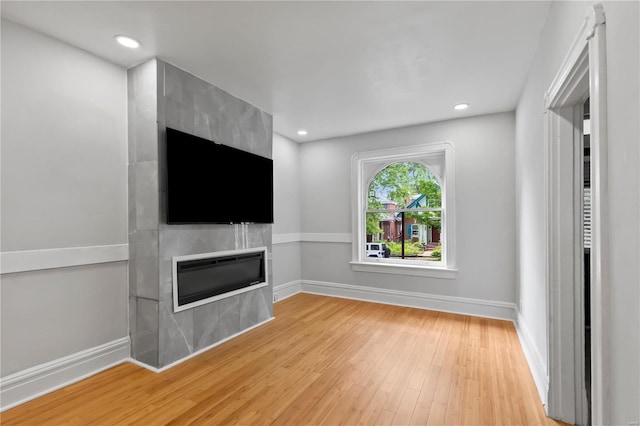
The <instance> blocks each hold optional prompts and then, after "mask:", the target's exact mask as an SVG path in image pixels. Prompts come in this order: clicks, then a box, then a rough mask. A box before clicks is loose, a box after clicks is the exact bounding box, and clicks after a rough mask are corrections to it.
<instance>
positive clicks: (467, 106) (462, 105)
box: [453, 104, 469, 110]
mask: <svg viewBox="0 0 640 426" xmlns="http://www.w3.org/2000/svg"><path fill="white" fill-rule="evenodd" d="M453 108H454V109H457V110H462V109H467V108H469V104H458V105H456V106H454V107H453Z"/></svg>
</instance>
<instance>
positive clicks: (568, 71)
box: [544, 4, 610, 424]
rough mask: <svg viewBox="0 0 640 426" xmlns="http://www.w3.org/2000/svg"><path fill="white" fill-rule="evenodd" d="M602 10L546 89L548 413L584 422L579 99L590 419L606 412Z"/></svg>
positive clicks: (604, 419) (604, 418)
mask: <svg viewBox="0 0 640 426" xmlns="http://www.w3.org/2000/svg"><path fill="white" fill-rule="evenodd" d="M605 43H606V40H605V15H604V8H603V6H602V5H601V4H596V5H594V6H593V7H591V8H590V9H589V10H588V12H587V14H586V16H585V19H584V21H583V23H582V26H581V27H580V31H579V32H578V35H577V37H576V39H575V41H574V43H573V45H572V47H571V49H570V50H569V54H568V55H567V57H566V58H565V60H564V62H563V63H562V66H561V67H560V70H559V72H558V73H557V74H556V77H555V78H554V80H553V82H552V84H551V85H550V87H549V89H548V90H547V92H546V94H545V99H544V104H545V112H544V116H545V118H544V122H545V190H546V192H547V194H546V200H545V202H546V206H545V211H546V215H545V216H546V217H545V220H546V224H545V225H546V226H545V239H546V248H547V274H546V286H547V288H546V290H547V342H548V345H547V347H548V354H547V355H548V366H547V374H548V379H549V389H548V394H547V401H548V403H547V407H546V408H547V415H548V416H549V417H552V418H557V419H560V420H563V421H565V422H568V423H572V424H576V423H586V420H587V419H586V418H585V416H586V414H585V413H586V406H585V404H586V400H585V396H584V392H583V391H584V383H585V382H584V369H582V370H580V368H581V366H582V365H583V362H584V349H583V348H584V345H581V343H582V342H583V340H582V338H583V335H582V333H583V329H581V324H583V320H582V319H583V318H584V316H583V311H582V310H583V305H582V303H583V299H584V295H583V294H582V291H583V290H582V279H583V276H582V274H581V273H580V271H581V267H582V266H581V265H582V259H581V258H580V257H579V256H577V254H578V253H579V252H581V249H579V247H581V244H578V243H577V241H576V240H577V239H578V238H581V235H582V234H581V233H580V232H579V230H580V226H579V223H581V219H580V212H581V209H582V207H581V206H582V203H581V201H579V200H578V197H577V195H578V191H577V189H576V188H577V182H576V180H579V179H578V178H579V176H578V175H579V170H581V165H579V164H578V159H577V158H576V156H578V149H579V148H578V147H579V146H581V143H580V140H581V138H582V117H581V114H580V112H579V111H581V110H582V103H583V102H584V100H585V99H586V97H589V98H590V108H591V109H590V116H591V117H590V119H591V141H590V143H591V150H590V154H591V197H592V198H591V199H592V207H591V208H592V230H591V232H592V246H591V269H590V273H591V294H590V296H591V380H592V383H591V401H592V406H591V410H592V414H591V415H592V419H591V421H592V424H608V420H609V414H610V413H609V407H610V404H609V363H610V354H609V335H608V333H607V330H608V327H609V314H610V305H609V278H608V276H609V260H608V257H607V256H608V247H609V241H608V235H609V233H608V210H607V209H608V208H607V206H608V199H607V184H608V179H607V176H608V173H607V120H606V119H607V104H606V56H605Z"/></svg>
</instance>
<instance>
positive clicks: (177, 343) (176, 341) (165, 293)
mask: <svg viewBox="0 0 640 426" xmlns="http://www.w3.org/2000/svg"><path fill="white" fill-rule="evenodd" d="M127 77H128V83H127V87H128V118H129V247H130V259H129V324H130V325H129V327H130V335H131V356H132V358H134V359H135V360H137V361H139V362H141V363H143V364H146V365H148V366H150V367H153V368H157V369H161V368H164V367H167V366H169V365H171V364H172V363H175V362H176V361H179V360H181V359H183V358H185V357H188V356H189V355H191V354H193V353H195V352H198V351H200V350H202V349H205V348H207V347H209V346H212V345H214V344H216V343H218V342H220V341H222V340H225V339H227V338H229V337H231V336H233V335H236V334H238V333H241V332H242V331H245V330H247V329H249V328H251V327H253V326H256V325H258V324H260V323H262V322H264V321H267V320H268V319H270V318H271V317H272V316H273V302H272V300H273V299H272V294H273V284H272V279H271V276H269V277H268V282H269V285H268V286H266V287H263V288H260V289H256V290H252V291H249V292H246V293H243V294H239V295H236V296H232V297H229V298H225V299H222V300H218V301H215V302H212V303H209V304H206V305H202V306H198V307H195V308H194V309H189V310H186V311H182V312H178V313H174V312H173V307H172V303H173V302H172V282H171V279H172V271H171V259H172V257H173V256H181V255H189V254H198V253H207V252H215V251H225V250H234V249H243V248H254V247H267V250H268V253H269V254H270V253H271V225H258V224H255V225H254V224H250V225H167V224H166V220H165V219H166V206H165V188H166V182H165V178H164V176H165V173H164V170H165V167H166V166H165V158H164V156H165V147H164V144H165V140H164V136H165V130H166V127H167V126H168V127H171V128H175V129H177V130H181V131H184V132H187V133H191V134H195V135H197V136H200V137H204V138H207V139H211V140H215V141H216V142H219V143H222V144H224V145H230V146H233V147H236V148H240V149H242V150H245V151H249V152H252V153H255V154H258V155H262V156H265V157H269V158H271V152H272V137H273V133H272V117H271V115H269V114H267V113H265V112H263V111H261V110H260V109H258V108H256V107H254V106H253V105H251V104H249V103H247V102H244V101H242V100H241V99H238V98H236V97H234V96H232V95H231V94H229V93H227V92H225V91H223V90H221V89H219V88H217V87H215V86H213V85H211V84H210V83H207V82H206V81H204V80H202V79H200V78H198V77H196V76H194V75H192V74H190V73H188V72H186V71H183V70H181V69H179V68H177V67H175V66H173V65H171V64H169V63H167V62H164V61H162V60H160V59H152V60H150V61H147V62H145V63H143V64H140V65H138V66H136V67H133V68H131V69H129V70H128V72H127ZM221 173H222V171H221ZM221 177H222V179H221V180H222V181H224V177H227V178H229V179H232V178H233V172H231V173H230V172H229V171H226V172H224V173H223V174H221ZM250 191H251V188H247V192H248V193H250ZM215 195H216V189H215V187H212V188H211V194H210V196H212V197H215ZM241 201H242V200H220V202H221V203H234V202H241ZM268 262H269V263H270V262H271V260H270V259H269V260H268ZM270 266H271V265H269V267H268V270H269V271H271V267H270ZM270 275H271V273H270Z"/></svg>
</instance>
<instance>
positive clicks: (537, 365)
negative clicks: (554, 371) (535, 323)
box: [515, 311, 549, 407]
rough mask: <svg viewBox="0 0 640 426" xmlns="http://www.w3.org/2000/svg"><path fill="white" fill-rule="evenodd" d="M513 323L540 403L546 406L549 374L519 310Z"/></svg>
mask: <svg viewBox="0 0 640 426" xmlns="http://www.w3.org/2000/svg"><path fill="white" fill-rule="evenodd" d="M515 325H516V331H517V332H518V338H519V340H520V345H521V346H522V351H523V352H524V356H525V358H526V359H527V363H528V364H529V370H531V374H532V375H533V381H534V382H535V384H536V388H537V389H538V395H539V396H540V400H541V401H542V404H543V405H544V406H545V407H546V405H547V402H548V401H547V393H548V391H549V376H548V375H547V366H546V364H545V362H544V360H543V358H542V356H541V355H540V351H539V350H538V347H537V346H536V343H535V339H534V338H533V336H532V335H531V332H530V331H529V327H527V324H526V322H525V320H524V318H523V317H522V314H521V313H520V312H519V311H518V312H517V320H516V321H515Z"/></svg>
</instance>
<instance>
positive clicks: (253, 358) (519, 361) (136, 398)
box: [0, 294, 563, 426]
mask: <svg viewBox="0 0 640 426" xmlns="http://www.w3.org/2000/svg"><path fill="white" fill-rule="evenodd" d="M274 315H275V319H274V320H273V321H271V322H269V323H267V324H265V325H263V326H261V327H259V328H256V329H254V330H251V331H249V332H247V333H245V334H243V335H241V336H239V337H236V338H234V339H232V340H230V341H228V342H225V343H223V344H221V345H219V346H217V347H215V348H212V349H210V350H208V351H206V352H205V353H202V354H200V355H198V356H196V357H194V358H191V359H189V360H187V361H185V362H183V363H182V364H179V365H177V366H175V367H172V368H171V369H169V370H167V371H164V372H162V373H153V372H151V371H148V370H145V369H144V368H141V367H139V366H137V365H135V364H132V363H124V364H121V365H119V366H116V367H114V368H111V369H109V370H107V371H104V372H102V373H99V374H97V375H94V376H92V377H90V378H88V379H85V380H83V381H80V382H78V383H75V384H72V385H70V386H67V387H65V388H62V389H60V390H58V391H55V392H52V393H50V394H47V395H45V396H42V397H40V398H38V399H35V400H33V401H30V402H27V403H25V404H22V405H20V406H18V407H15V408H13V409H10V410H7V411H5V412H4V413H2V414H1V417H0V423H1V424H2V425H6V426H9V425H56V426H57V425H100V426H101V425H144V426H146V425H269V424H273V425H553V424H557V425H560V424H563V423H561V422H555V421H553V420H551V419H548V418H547V417H546V416H545V414H544V410H543V407H542V405H541V403H540V400H539V398H538V395H537V391H536V388H535V385H534V382H533V378H532V376H531V373H530V371H529V369H528V367H527V363H526V360H525V358H524V355H523V352H522V349H521V347H520V343H519V341H518V337H517V335H516V331H515V328H514V326H513V324H512V323H511V322H508V321H500V320H492V319H485V318H476V317H470V316H464V315H455V314H449V313H442V312H434V311H427V310H421V309H412V308H404V307H398V306H390V305H382V304H376V303H368V302H360V301H354V300H347V299H338V298H331V297H324V296H317V295H310V294H297V295H295V296H292V297H290V298H288V299H286V300H283V301H281V302H279V303H277V304H276V305H275V306H274Z"/></svg>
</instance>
